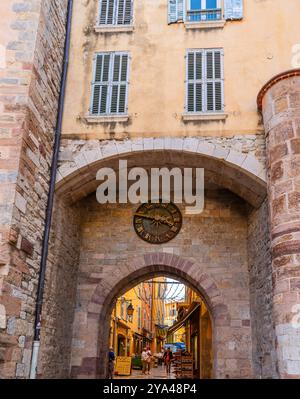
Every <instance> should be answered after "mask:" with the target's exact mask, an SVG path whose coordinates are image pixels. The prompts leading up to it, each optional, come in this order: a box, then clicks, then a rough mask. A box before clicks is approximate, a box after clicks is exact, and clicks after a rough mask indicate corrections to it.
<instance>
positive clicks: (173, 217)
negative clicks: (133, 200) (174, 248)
mask: <svg viewBox="0 0 300 399" xmlns="http://www.w3.org/2000/svg"><path fill="white" fill-rule="evenodd" d="M133 224H134V228H135V231H136V233H137V235H138V236H139V237H140V238H142V239H143V240H144V241H147V242H149V243H150V244H163V243H166V242H168V241H170V240H172V239H173V238H174V237H175V236H176V235H177V234H178V233H179V231H180V229H181V225H182V216H181V213H180V210H179V209H178V208H177V206H176V205H174V204H172V203H166V204H164V203H158V204H155V203H151V202H149V203H146V204H142V205H141V206H140V207H139V208H138V210H137V211H136V212H135V214H134V219H133Z"/></svg>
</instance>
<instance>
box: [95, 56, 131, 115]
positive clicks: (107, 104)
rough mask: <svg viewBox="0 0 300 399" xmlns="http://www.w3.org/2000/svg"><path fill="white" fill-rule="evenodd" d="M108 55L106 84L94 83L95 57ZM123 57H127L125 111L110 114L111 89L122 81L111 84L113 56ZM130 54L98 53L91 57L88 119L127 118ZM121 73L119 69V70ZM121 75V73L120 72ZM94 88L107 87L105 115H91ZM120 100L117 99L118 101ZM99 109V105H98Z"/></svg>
mask: <svg viewBox="0 0 300 399" xmlns="http://www.w3.org/2000/svg"><path fill="white" fill-rule="evenodd" d="M107 54H109V55H110V60H109V72H108V81H107V84H105V83H103V82H96V68H97V57H98V56H99V55H102V56H103V57H104V56H105V55H107ZM118 55H119V56H121V57H122V56H123V55H127V56H128V61H127V76H126V82H125V85H126V96H125V109H124V112H111V99H112V87H113V86H114V83H115V85H116V84H117V85H118V86H121V85H122V81H118V82H113V72H114V65H115V56H118ZM130 61H131V57H130V53H129V52H128V51H99V52H97V53H95V54H94V57H93V68H92V82H91V98H90V107H89V117H93V118H102V117H118V116H121V117H122V116H127V115H128V95H129V83H130V82H129V75H130ZM120 71H121V69H120ZM120 73H121V72H120ZM96 86H107V87H108V89H107V92H108V93H107V99H106V109H105V113H100V112H98V113H97V114H96V113H93V102H94V92H95V87H96ZM119 100H120V98H119V97H118V101H119ZM100 102H101V98H100V99H99V103H100ZM99 107H100V104H99Z"/></svg>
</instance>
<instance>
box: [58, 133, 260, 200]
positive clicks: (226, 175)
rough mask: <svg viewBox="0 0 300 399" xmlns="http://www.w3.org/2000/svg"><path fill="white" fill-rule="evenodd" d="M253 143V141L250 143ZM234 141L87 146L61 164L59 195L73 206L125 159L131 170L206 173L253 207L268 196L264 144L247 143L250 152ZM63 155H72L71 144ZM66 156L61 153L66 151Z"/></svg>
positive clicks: (170, 140)
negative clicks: (175, 169)
mask: <svg viewBox="0 0 300 399" xmlns="http://www.w3.org/2000/svg"><path fill="white" fill-rule="evenodd" d="M250 141H251V140H250ZM233 143H234V140H232V139H226V140H224V142H223V143H222V145H221V144H219V143H218V140H214V139H211V138H210V139H209V140H206V139H199V138H197V137H185V138H170V137H165V138H153V137H152V138H143V139H142V138H141V139H132V140H120V141H114V140H111V141H106V142H99V141H95V140H94V141H89V142H88V144H86V145H84V146H82V147H79V148H77V146H75V148H76V151H75V152H74V154H73V155H72V156H71V159H70V160H67V161H63V163H62V165H61V166H60V168H59V169H58V173H57V183H56V191H57V194H58V195H59V196H60V197H62V198H65V199H66V200H67V201H69V202H71V203H74V202H77V201H78V200H80V199H81V198H83V197H85V196H87V195H88V194H90V193H91V192H94V191H95V189H96V188H97V181H96V173H97V171H98V170H99V168H101V167H110V168H113V169H114V170H118V160H119V159H127V160H128V168H129V169H130V168H131V167H134V166H136V165H138V166H139V167H145V168H147V167H149V166H153V165H155V166H156V167H157V166H160V165H161V166H166V165H176V166H178V167H186V166H188V167H194V168H195V167H198V168H201V167H202V168H205V172H206V174H208V175H209V178H210V180H212V181H214V182H215V183H216V184H218V185H220V186H223V187H224V188H227V189H228V190H230V191H232V192H234V193H235V194H237V195H238V196H240V197H241V198H243V199H245V201H247V202H248V203H250V204H251V205H252V206H254V207H255V208H258V207H260V205H261V204H262V202H263V201H264V199H265V197H266V172H265V163H264V161H265V160H264V156H260V157H257V156H256V155H255V154H256V153H263V148H260V147H261V144H258V143H257V144H255V145H254V144H253V143H255V140H254V139H253V140H252V141H251V143H252V144H249V143H248V144H247V145H246V144H245V147H247V146H249V148H252V147H253V148H254V150H253V148H252V150H251V151H250V149H248V152H247V151H246V150H245V149H243V150H241V149H239V147H238V148H235V147H234V144H233ZM64 151H66V152H68V153H69V152H72V151H73V147H72V144H71V143H70V145H69V146H67V147H66V148H65V149H64ZM62 152H63V151H62Z"/></svg>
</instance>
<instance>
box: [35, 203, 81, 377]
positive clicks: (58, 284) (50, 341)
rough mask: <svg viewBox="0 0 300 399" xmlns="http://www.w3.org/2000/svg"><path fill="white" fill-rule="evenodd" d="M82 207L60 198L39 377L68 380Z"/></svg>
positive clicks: (53, 237) (54, 227)
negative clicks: (66, 203) (64, 201)
mask: <svg viewBox="0 0 300 399" xmlns="http://www.w3.org/2000/svg"><path fill="white" fill-rule="evenodd" d="M80 216H81V212H80V206H79V205H75V206H67V205H65V204H64V203H63V202H61V201H59V199H56V204H55V208H54V218H53V228H52V233H51V239H50V246H49V257H48V263H47V273H46V284H45V296H44V305H43V313H42V330H41V351H40V357H39V364H38V377H41V378H68V377H69V375H70V357H71V347H72V327H73V317H74V309H75V303H76V288H77V272H78V259H79V249H80Z"/></svg>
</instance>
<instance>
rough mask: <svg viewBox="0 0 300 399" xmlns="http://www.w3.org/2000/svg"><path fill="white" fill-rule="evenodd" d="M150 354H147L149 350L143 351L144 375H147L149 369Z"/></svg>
mask: <svg viewBox="0 0 300 399" xmlns="http://www.w3.org/2000/svg"><path fill="white" fill-rule="evenodd" d="M147 360H148V353H147V348H144V349H143V352H142V365H143V374H146V370H147V369H148V362H147Z"/></svg>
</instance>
